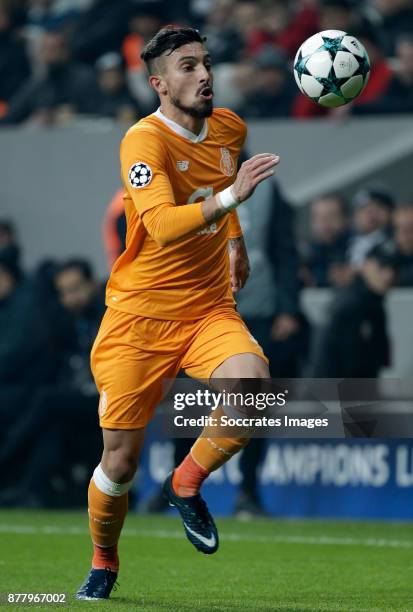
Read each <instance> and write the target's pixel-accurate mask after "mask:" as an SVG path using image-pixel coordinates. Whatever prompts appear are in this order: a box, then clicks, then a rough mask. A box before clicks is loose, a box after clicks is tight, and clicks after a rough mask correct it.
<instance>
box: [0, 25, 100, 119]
mask: <svg viewBox="0 0 413 612" xmlns="http://www.w3.org/2000/svg"><path fill="white" fill-rule="evenodd" d="M41 57H42V61H43V62H44V66H45V73H44V75H42V76H34V77H32V78H31V79H30V80H29V81H28V82H27V83H26V84H25V85H23V87H22V88H21V89H20V90H19V91H18V93H17V94H16V95H15V96H14V98H13V99H12V100H11V102H10V106H9V109H8V112H7V114H6V116H5V117H4V119H3V121H2V122H3V123H20V122H22V121H24V120H26V119H29V120H31V121H32V122H36V123H40V124H48V123H51V122H53V121H55V120H57V119H59V118H60V119H62V118H63V117H68V116H69V117H70V116H71V115H72V114H73V113H93V112H94V108H93V101H94V98H95V96H94V92H95V91H96V83H95V78H94V74H93V71H92V70H91V69H90V68H89V67H87V66H82V65H81V64H77V63H75V62H73V61H72V60H71V59H70V53H69V49H68V46H67V41H66V39H65V37H64V35H63V34H62V33H59V32H48V33H46V34H44V36H43V39H42V48H41Z"/></svg>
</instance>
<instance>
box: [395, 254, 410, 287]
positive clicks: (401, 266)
mask: <svg viewBox="0 0 413 612" xmlns="http://www.w3.org/2000/svg"><path fill="white" fill-rule="evenodd" d="M394 284H395V286H396V287H413V255H403V254H402V253H399V255H398V256H397V268H396V280H395V283H394Z"/></svg>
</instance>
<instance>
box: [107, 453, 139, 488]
mask: <svg viewBox="0 0 413 612" xmlns="http://www.w3.org/2000/svg"><path fill="white" fill-rule="evenodd" d="M102 463H103V464H104V469H105V473H106V475H107V477H108V478H110V480H112V481H113V482H118V483H123V482H129V481H130V480H132V479H133V477H134V476H135V472H136V470H137V467H138V456H137V454H136V453H134V452H133V451H131V450H129V449H122V448H117V449H116V450H111V451H106V452H105V453H104V457H103V459H102Z"/></svg>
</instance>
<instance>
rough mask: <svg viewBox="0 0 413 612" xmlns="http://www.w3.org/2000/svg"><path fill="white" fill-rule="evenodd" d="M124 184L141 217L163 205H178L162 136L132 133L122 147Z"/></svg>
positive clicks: (135, 131) (154, 133)
mask: <svg viewBox="0 0 413 612" xmlns="http://www.w3.org/2000/svg"><path fill="white" fill-rule="evenodd" d="M120 165H121V175H122V181H123V184H124V186H125V189H126V190H127V192H128V194H129V195H130V197H131V198H132V201H133V203H134V205H135V207H136V210H137V212H138V214H139V215H140V216H142V214H143V213H144V212H145V211H147V210H150V209H151V208H154V207H155V206H159V205H160V204H175V198H174V193H173V189H172V186H171V183H170V180H169V177H168V173H167V167H166V166H167V153H166V150H165V148H164V146H163V144H162V141H161V137H160V136H159V135H158V134H157V133H156V132H151V131H150V130H143V129H139V128H138V129H135V130H130V131H129V132H128V133H127V134H126V136H125V137H124V139H123V140H122V143H121V147H120Z"/></svg>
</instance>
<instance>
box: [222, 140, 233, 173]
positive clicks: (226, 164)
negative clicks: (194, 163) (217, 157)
mask: <svg viewBox="0 0 413 612" xmlns="http://www.w3.org/2000/svg"><path fill="white" fill-rule="evenodd" d="M220 151H221V161H220V168H221V172H222V173H223V174H225V176H232V175H233V174H234V172H235V164H234V160H233V159H232V157H231V153H230V152H229V151H228V149H226V148H225V147H221V149H220Z"/></svg>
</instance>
